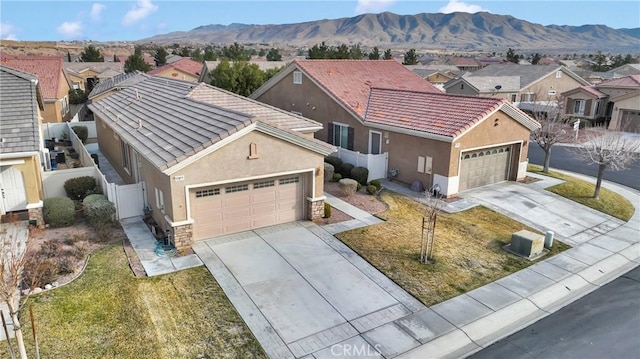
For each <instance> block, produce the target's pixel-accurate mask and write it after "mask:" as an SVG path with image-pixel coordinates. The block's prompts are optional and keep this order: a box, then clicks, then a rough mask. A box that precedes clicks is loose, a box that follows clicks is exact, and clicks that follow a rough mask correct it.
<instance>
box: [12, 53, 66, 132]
mask: <svg viewBox="0 0 640 359" xmlns="http://www.w3.org/2000/svg"><path fill="white" fill-rule="evenodd" d="M0 64H2V65H5V66H8V67H11V68H14V69H17V70H20V71H23V72H26V73H30V74H34V75H36V76H37V77H38V81H39V85H40V89H41V90H42V96H43V102H44V111H43V112H42V117H43V121H44V122H63V121H68V120H69V119H70V117H71V116H70V114H69V90H70V89H71V83H70V81H69V78H68V77H67V73H66V71H65V70H64V67H63V61H62V58H61V57H47V56H9V55H5V54H0Z"/></svg>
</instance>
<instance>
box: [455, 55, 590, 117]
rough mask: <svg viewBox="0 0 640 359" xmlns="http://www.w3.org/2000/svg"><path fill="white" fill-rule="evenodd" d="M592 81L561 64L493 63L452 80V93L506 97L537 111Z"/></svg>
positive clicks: (521, 107)
mask: <svg viewBox="0 0 640 359" xmlns="http://www.w3.org/2000/svg"><path fill="white" fill-rule="evenodd" d="M586 85H589V83H588V82H587V81H585V80H584V79H582V78H581V77H580V76H578V75H576V74H575V73H574V72H572V71H571V70H569V69H568V68H566V67H564V66H560V65H546V66H543V65H540V66H538V65H516V64H501V65H489V66H487V67H485V68H483V69H481V70H478V71H475V72H472V73H468V74H465V75H463V76H462V77H459V78H456V79H454V80H451V81H449V82H448V83H446V84H445V85H444V89H445V91H446V92H447V93H450V94H460V95H471V96H481V97H492V98H503V99H505V100H507V101H510V102H511V103H513V104H515V105H516V106H517V107H519V108H520V109H522V110H526V111H533V110H534V108H533V107H534V106H536V105H538V104H544V105H545V106H546V105H548V104H549V102H550V101H555V100H556V99H557V96H558V95H560V94H561V93H563V92H565V91H568V90H572V89H574V88H576V87H580V86H586Z"/></svg>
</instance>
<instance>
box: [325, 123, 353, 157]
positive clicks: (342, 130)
mask: <svg viewBox="0 0 640 359" xmlns="http://www.w3.org/2000/svg"><path fill="white" fill-rule="evenodd" d="M328 142H329V143H331V144H332V145H334V146H338V147H342V148H346V149H348V150H352V149H353V128H350V127H349V126H348V125H343V124H339V123H332V124H329V141H328Z"/></svg>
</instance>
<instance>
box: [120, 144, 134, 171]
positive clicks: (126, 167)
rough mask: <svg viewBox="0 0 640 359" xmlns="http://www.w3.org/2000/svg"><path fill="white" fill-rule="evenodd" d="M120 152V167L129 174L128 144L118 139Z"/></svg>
mask: <svg viewBox="0 0 640 359" xmlns="http://www.w3.org/2000/svg"><path fill="white" fill-rule="evenodd" d="M120 154H121V155H122V167H124V170H125V171H127V173H129V174H131V157H130V154H129V145H127V144H126V143H124V142H123V141H122V140H120Z"/></svg>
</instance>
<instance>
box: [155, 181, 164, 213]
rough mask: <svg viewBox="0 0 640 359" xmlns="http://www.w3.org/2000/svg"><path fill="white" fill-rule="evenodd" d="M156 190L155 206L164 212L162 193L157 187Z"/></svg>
mask: <svg viewBox="0 0 640 359" xmlns="http://www.w3.org/2000/svg"><path fill="white" fill-rule="evenodd" d="M155 190H156V208H158V209H159V210H160V211H162V212H163V213H164V193H162V191H161V190H159V189H158V188H157V187H156V188H155Z"/></svg>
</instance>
